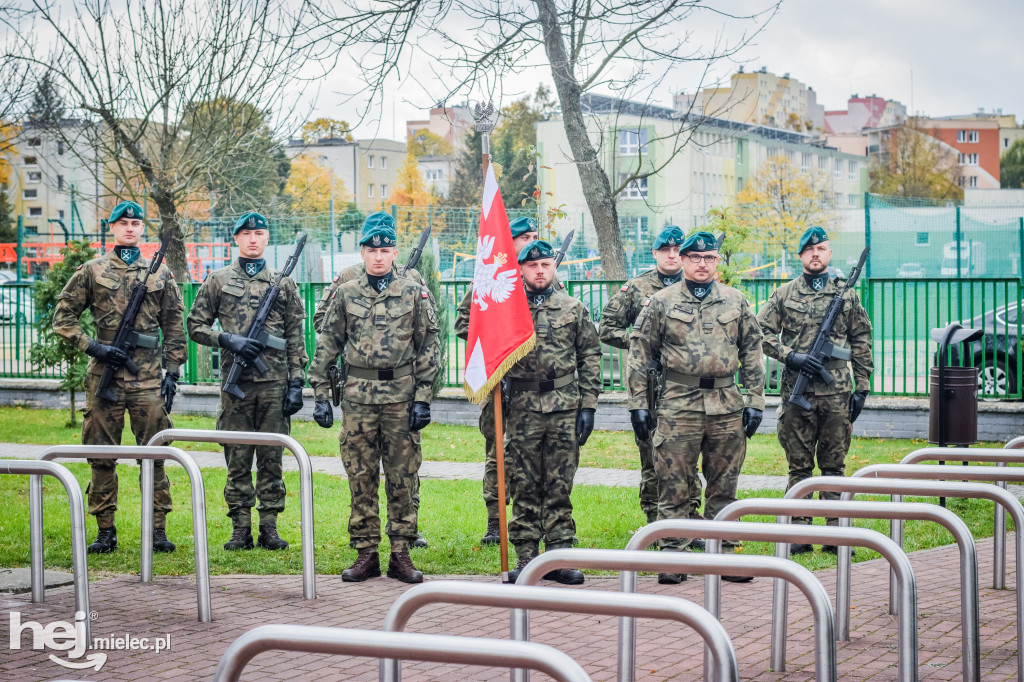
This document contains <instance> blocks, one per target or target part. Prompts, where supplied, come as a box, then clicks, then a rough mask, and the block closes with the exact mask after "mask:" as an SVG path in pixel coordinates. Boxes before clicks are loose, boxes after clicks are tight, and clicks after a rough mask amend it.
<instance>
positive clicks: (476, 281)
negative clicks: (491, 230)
mask: <svg viewBox="0 0 1024 682" xmlns="http://www.w3.org/2000/svg"><path fill="white" fill-rule="evenodd" d="M493 249H494V237H493V236H486V237H483V238H481V239H478V240H477V244H476V269H475V270H474V271H473V301H474V302H476V304H477V305H478V306H480V310H487V298H488V297H489V298H490V299H491V300H493V301H494V302H495V303H501V302H503V301H505V300H507V299H508V297H509V295H510V294H511V293H512V290H513V289H515V288H516V285H517V284H518V282H519V270H518V269H517V268H509V269H508V270H501V271H499V270H498V268H500V267H501V266H502V265H504V264H505V262H506V261H507V260H508V256H506V255H505V254H504V253H501V252H498V253H496V254H494V258H493V259H492V260H491V262H490V263H484V261H485V260H486V259H488V258H490V257H491V251H492V250H493Z"/></svg>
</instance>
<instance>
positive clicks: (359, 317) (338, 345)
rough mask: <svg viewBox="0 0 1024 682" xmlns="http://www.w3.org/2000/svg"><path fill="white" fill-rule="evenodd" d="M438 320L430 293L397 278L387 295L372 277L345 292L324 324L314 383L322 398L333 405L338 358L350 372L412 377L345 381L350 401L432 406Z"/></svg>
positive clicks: (351, 283)
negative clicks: (407, 369)
mask: <svg viewBox="0 0 1024 682" xmlns="http://www.w3.org/2000/svg"><path fill="white" fill-rule="evenodd" d="M438 331H440V330H439V329H438V326H437V314H436V313H435V311H434V305H433V303H431V299H430V295H429V294H428V292H427V289H426V287H424V286H422V285H421V284H418V283H417V282H414V281H413V280H411V279H407V278H405V277H395V278H394V279H392V280H391V283H390V284H389V285H388V287H387V289H385V290H384V291H381V292H378V291H376V290H375V289H373V288H371V287H370V283H369V280H368V279H367V277H366V275H365V274H364V275H362V276H361V277H359V278H358V279H353V280H349V281H348V282H345V283H344V284H342V285H341V286H339V287H338V288H337V290H336V292H335V295H334V299H333V300H332V302H331V304H330V307H329V308H328V310H327V314H326V316H325V317H324V321H323V330H322V331H321V332H320V336H319V338H318V339H317V347H316V353H314V354H313V364H312V365H311V366H310V370H309V383H310V384H311V385H312V386H313V389H314V391H315V393H316V397H317V398H324V399H327V398H328V396H329V394H330V383H329V381H328V378H327V370H328V368H329V367H330V366H331V365H333V364H334V363H335V362H336V360H337V358H338V356H339V355H342V356H344V359H345V363H346V365H348V366H349V367H350V368H363V369H375V370H381V369H398V368H400V367H404V366H406V365H412V373H411V374H407V375H405V376H400V377H396V378H394V379H388V380H379V379H363V378H358V377H354V376H352V373H351V369H350V370H349V375H348V377H347V379H346V380H345V391H344V398H345V400H350V401H352V402H355V403H362V404H367V405H383V404H388V403H400V402H405V401H407V400H416V401H419V402H425V403H429V402H430V400H431V397H432V389H433V385H434V379H435V378H436V377H437V372H438V370H439V366H438V358H439V355H440V350H439V348H438V342H437V333H438Z"/></svg>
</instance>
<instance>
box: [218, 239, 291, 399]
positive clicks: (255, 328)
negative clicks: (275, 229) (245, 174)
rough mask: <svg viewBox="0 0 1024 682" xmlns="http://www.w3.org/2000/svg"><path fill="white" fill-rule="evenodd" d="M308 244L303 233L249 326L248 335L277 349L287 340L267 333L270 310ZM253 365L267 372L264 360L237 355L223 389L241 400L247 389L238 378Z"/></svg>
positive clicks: (283, 347) (281, 347)
mask: <svg viewBox="0 0 1024 682" xmlns="http://www.w3.org/2000/svg"><path fill="white" fill-rule="evenodd" d="M305 245H306V235H302V237H301V238H300V239H299V243H298V244H296V245H295V253H293V254H292V255H290V256H288V260H287V261H285V264H284V268H282V270H281V272H279V273H277V279H275V280H274V283H273V284H272V285H271V286H270V289H268V290H267V293H266V294H264V295H263V300H262V301H260V307H259V309H258V310H257V311H256V317H254V318H253V320H252V325H250V326H249V331H248V332H247V333H246V336H247V337H248V338H250V339H253V340H254V341H257V342H258V343H260V344H262V345H264V346H268V347H270V348H274V349H276V350H284V349H285V348H286V344H285V340H284V339H280V338H278V337H276V336H271V335H270V334H268V333H267V318H268V317H270V311H271V309H272V308H273V307H274V302H275V301H276V300H277V297H278V295H280V293H281V280H282V279H284V278H285V277H287V276H288V275H290V274H292V270H294V269H295V265H296V264H297V263H298V262H299V256H300V255H302V248H303V247H304V246H305ZM250 364H251V365H252V366H253V367H254V368H255V369H256V372H257V373H258V374H259V375H260V376H263V375H264V374H266V373H267V365H266V363H264V362H263V360H262V359H261V358H260V357H259V356H256V359H254V360H253V361H252V363H249V362H246V361H245V360H244V359H242V358H241V357H239V356H237V355H236V356H235V362H234V364H232V365H231V369H230V370H229V371H228V378H227V381H225V382H224V388H223V391H224V392H225V393H227V394H228V395H229V396H231V397H232V398H237V399H239V400H241V399H242V398H244V397H245V391H243V390H242V389H240V388H239V387H238V380H239V379H241V378H242V372H244V371H245V370H246V369H248V368H249V365H250Z"/></svg>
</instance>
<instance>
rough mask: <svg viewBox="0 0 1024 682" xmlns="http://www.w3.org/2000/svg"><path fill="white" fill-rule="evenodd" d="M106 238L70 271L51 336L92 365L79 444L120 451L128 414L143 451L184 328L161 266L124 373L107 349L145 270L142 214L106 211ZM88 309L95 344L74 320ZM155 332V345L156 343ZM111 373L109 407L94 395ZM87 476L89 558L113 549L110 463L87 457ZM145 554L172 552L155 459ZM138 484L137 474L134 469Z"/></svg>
mask: <svg viewBox="0 0 1024 682" xmlns="http://www.w3.org/2000/svg"><path fill="white" fill-rule="evenodd" d="M107 223H108V224H109V225H110V230H111V232H112V233H113V235H114V244H115V246H114V248H113V250H112V251H111V252H110V253H108V254H106V255H104V256H100V257H99V258H94V259H93V260H91V261H89V262H88V263H84V264H83V265H80V266H79V267H78V270H77V271H76V272H75V274H74V275H72V276H71V279H70V280H68V283H67V285H66V286H65V287H64V290H63V291H61V293H60V296H59V297H58V300H57V307H56V309H55V310H54V314H53V330H54V331H55V332H56V333H58V334H60V335H61V336H62V337H64V338H65V339H67V341H68V342H69V343H71V344H74V345H75V346H77V347H78V348H79V349H81V350H83V351H85V352H86V353H88V354H89V355H90V356H91V357H92V360H90V361H89V369H88V370H87V372H88V373H87V375H86V378H85V396H86V398H85V419H84V421H83V424H82V443H83V444H85V445H120V444H121V433H122V432H123V431H124V413H125V410H127V411H128V414H129V415H130V416H131V426H132V432H133V433H134V434H135V442H136V443H137V444H138V445H145V444H146V443H148V442H149V440H150V438H152V437H153V436H154V435H155V434H156V433H157V432H158V431H162V430H163V429H169V428H171V420H170V418H169V417H168V414H169V413H170V411H171V406H172V403H173V400H174V394H175V392H176V390H177V389H176V386H177V381H178V376H179V372H180V371H181V366H182V365H183V364H184V363H185V357H186V355H185V329H184V326H183V325H182V316H183V313H184V307H185V306H184V303H183V302H182V297H181V291H179V289H178V286H177V284H176V283H175V281H174V275H172V274H171V271H170V269H168V267H167V266H166V265H164V264H161V265H160V268H159V269H158V270H157V271H156V273H155V274H153V275H150V277H149V279H148V280H147V282H146V286H147V289H148V291H147V292H146V296H145V299H144V302H143V304H142V308H141V310H140V311H139V314H138V317H136V319H135V330H136V331H137V332H139V334H140V335H141V337H140V339H139V346H138V347H137V348H136V349H135V351H134V352H133V353H132V356H131V359H132V360H133V361H134V362H135V364H136V365H138V367H139V373H138V375H132V374H131V373H130V372H129V371H128V370H127V369H126V368H125V367H124V366H123V365H124V363H125V362H126V360H127V359H128V356H127V354H125V353H124V352H123V351H122V350H121V349H119V348H116V347H114V346H111V345H110V344H111V342H112V341H113V340H114V335H115V334H116V332H117V327H118V325H119V324H120V323H121V318H122V316H123V313H124V310H125V308H126V307H127V306H128V299H129V297H130V292H131V289H132V287H133V286H134V285H135V283H136V282H139V281H141V280H142V279H143V278H144V277H145V276H146V272H147V271H148V270H149V267H150V261H149V259H147V258H143V257H142V254H141V253H140V251H139V246H138V245H139V243H140V241H141V239H142V234H143V231H144V230H145V224H144V223H143V213H142V208H141V207H140V206H139V205H138V204H136V203H135V202H132V201H124V202H121V203H120V204H118V205H117V206H115V207H114V210H113V211H112V212H111V213H110V218H109V220H108V221H107ZM86 309H89V310H91V311H92V318H93V320H94V321H95V323H96V338H95V339H91V338H89V336H88V335H87V334H86V333H85V331H84V330H83V329H82V326H81V324H79V321H78V318H79V317H80V316H81V315H82V313H83V312H84V311H85V310H86ZM161 333H162V334H163V344H162V347H161V344H160V342H159V339H160V334H161ZM107 365H110V366H112V367H114V368H115V370H116V372H115V373H114V381H113V383H112V384H111V388H112V389H113V391H114V392H115V393H117V395H118V396H119V398H118V400H117V402H109V401H107V400H104V399H102V398H97V397H96V395H95V394H96V390H97V387H98V386H99V381H100V377H101V375H102V374H103V370H104V367H105V366H107ZM89 464H90V465H91V467H92V478H91V480H90V482H89V487H88V490H87V493H88V496H89V513H90V514H92V515H93V516H95V517H96V525H97V526H98V527H99V532H98V534H97V537H96V542H94V543H92V544H91V545H89V552H90V553H98V554H106V553H108V552H112V551H114V549H116V548H117V528H116V527H115V525H114V512H116V511H117V472H116V470H115V466H116V464H117V462H116V460H112V459H90V460H89ZM153 464H154V465H153V549H154V550H155V551H157V552H173V551H174V543H172V542H171V541H170V540H168V539H167V532H166V524H167V518H166V517H167V514H169V513H170V512H171V484H170V481H168V480H167V474H166V473H165V472H164V462H163V460H156V461H154V463H153ZM140 480H141V470H140Z"/></svg>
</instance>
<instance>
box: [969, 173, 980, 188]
mask: <svg viewBox="0 0 1024 682" xmlns="http://www.w3.org/2000/svg"><path fill="white" fill-rule="evenodd" d="M977 186H978V176H977V175H972V176H971V177H970V182H969V184H968V187H977Z"/></svg>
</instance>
